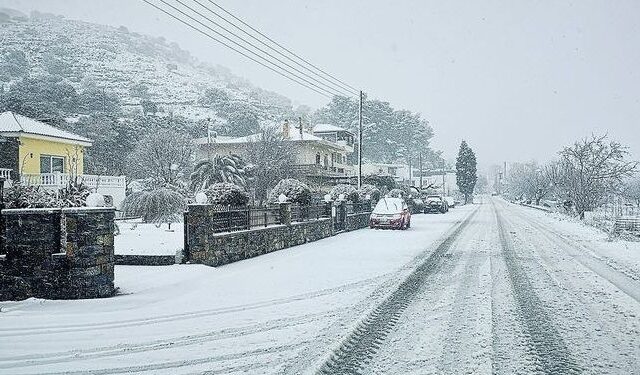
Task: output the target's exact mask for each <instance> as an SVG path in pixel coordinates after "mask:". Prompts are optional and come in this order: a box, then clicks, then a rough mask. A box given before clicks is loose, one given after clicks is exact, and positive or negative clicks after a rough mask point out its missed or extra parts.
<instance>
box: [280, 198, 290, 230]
mask: <svg viewBox="0 0 640 375" xmlns="http://www.w3.org/2000/svg"><path fill="white" fill-rule="evenodd" d="M278 204H279V207H280V210H279V213H280V224H284V225H291V203H289V202H284V203H278Z"/></svg>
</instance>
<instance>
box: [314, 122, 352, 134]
mask: <svg viewBox="0 0 640 375" xmlns="http://www.w3.org/2000/svg"><path fill="white" fill-rule="evenodd" d="M313 131H314V133H315V132H319V133H322V132H340V131H343V132H344V131H348V130H347V129H343V128H341V127H339V126H335V125H331V124H317V125H316V126H314V127H313Z"/></svg>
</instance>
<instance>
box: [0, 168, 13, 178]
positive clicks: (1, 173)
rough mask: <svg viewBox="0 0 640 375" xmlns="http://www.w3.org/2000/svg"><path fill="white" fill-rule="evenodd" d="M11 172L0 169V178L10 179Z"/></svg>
mask: <svg viewBox="0 0 640 375" xmlns="http://www.w3.org/2000/svg"><path fill="white" fill-rule="evenodd" d="M11 171H12V170H11V169H7V168H0V177H2V178H4V179H5V180H9V179H11Z"/></svg>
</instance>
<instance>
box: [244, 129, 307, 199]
mask: <svg viewBox="0 0 640 375" xmlns="http://www.w3.org/2000/svg"><path fill="white" fill-rule="evenodd" d="M291 147H292V145H291V144H290V142H289V143H288V142H286V141H285V140H284V139H283V138H282V134H281V133H280V132H279V131H278V130H277V129H276V128H264V129H263V130H262V133H261V134H260V138H259V139H257V140H256V141H255V142H252V143H250V144H249V145H248V146H247V164H248V165H249V166H250V167H251V168H250V169H251V176H252V178H251V180H250V181H248V185H249V187H250V189H251V190H252V191H253V192H254V198H255V200H256V201H258V202H259V203H260V204H261V203H262V202H264V201H266V199H267V196H268V194H269V191H270V190H271V189H272V188H273V187H274V186H276V184H277V183H278V182H279V181H280V180H282V179H284V178H296V177H297V174H296V173H295V171H294V169H293V168H292V167H293V165H294V164H295V160H294V156H293V155H294V154H295V153H294V152H292V150H291V149H290V148H291Z"/></svg>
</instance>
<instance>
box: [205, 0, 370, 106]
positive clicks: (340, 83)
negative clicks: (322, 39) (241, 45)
mask: <svg viewBox="0 0 640 375" xmlns="http://www.w3.org/2000/svg"><path fill="white" fill-rule="evenodd" d="M193 1H194V2H195V3H197V4H198V5H200V6H201V7H203V8H204V9H206V10H208V11H209V12H211V13H213V14H215V15H216V16H217V17H218V18H220V19H222V20H224V21H225V22H226V23H228V24H229V25H231V26H233V27H235V28H236V29H238V30H240V31H242V32H243V33H244V34H246V35H247V36H249V37H251V38H252V39H254V40H256V41H257V42H259V43H261V44H262V45H264V46H266V47H268V48H269V49H271V50H272V51H274V52H276V53H277V54H279V55H280V56H282V57H284V58H286V59H287V60H289V61H291V62H293V63H294V64H296V65H298V66H300V67H302V68H303V69H305V70H307V71H308V72H310V73H312V74H314V75H316V76H318V77H320V78H321V79H324V80H326V81H327V82H330V83H331V84H333V85H335V86H336V87H340V88H341V89H345V90H347V91H348V92H350V93H352V94H353V95H356V94H357V93H358V90H357V89H356V88H354V87H353V86H351V85H349V84H347V83H345V82H343V81H341V80H339V79H338V78H336V77H334V76H332V75H331V74H329V73H327V72H325V71H324V70H322V69H320V68H318V67H316V66H315V65H313V64H311V63H310V62H308V61H307V60H305V59H304V58H302V57H300V56H298V55H297V54H295V53H294V52H292V51H290V50H289V49H287V48H286V47H284V46H282V45H281V44H280V43H278V42H276V41H274V40H273V39H271V38H269V37H268V36H266V35H265V34H263V33H262V32H260V31H259V30H257V29H255V28H253V27H252V26H250V25H248V24H247V23H246V22H244V21H242V20H241V19H239V18H238V17H236V16H234V15H233V14H231V13H230V12H229V11H227V10H226V9H224V8H223V7H221V6H220V5H218V4H216V3H215V2H213V1H211V0H208V1H209V3H211V4H213V5H214V6H215V7H217V8H219V9H221V10H222V11H223V12H225V13H226V14H228V15H230V16H231V17H233V18H234V19H235V20H237V21H238V22H240V23H242V24H243V25H245V26H246V27H248V28H250V29H251V30H253V31H254V32H256V33H258V34H259V35H260V36H262V37H263V38H265V39H267V40H268V41H270V42H271V43H273V44H274V45H276V46H278V47H280V48H281V49H282V50H284V51H286V52H288V53H289V54H290V55H292V56H294V57H296V58H297V59H298V60H300V61H303V62H304V63H305V64H306V65H305V64H302V63H300V62H299V61H298V60H296V59H293V58H291V56H288V55H287V54H284V53H282V52H281V51H280V50H278V49H276V48H274V47H273V46H271V45H269V44H268V43H266V42H264V41H263V40H262V39H260V38H258V37H256V36H255V35H253V34H252V33H250V32H248V31H246V30H245V29H243V28H242V27H240V26H238V25H236V24H235V23H234V22H232V21H229V20H228V19H227V18H225V17H224V16H223V15H221V14H220V13H218V12H216V11H214V10H212V9H211V8H209V7H207V6H205V5H203V4H202V3H200V2H199V1H198V0H193ZM307 65H308V66H311V67H312V68H314V69H315V71H314V69H310V68H309V67H308V66H307ZM318 71H319V72H320V73H322V74H319V73H318ZM323 75H324V76H326V77H328V78H330V79H327V78H326V77H324V76H323Z"/></svg>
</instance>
